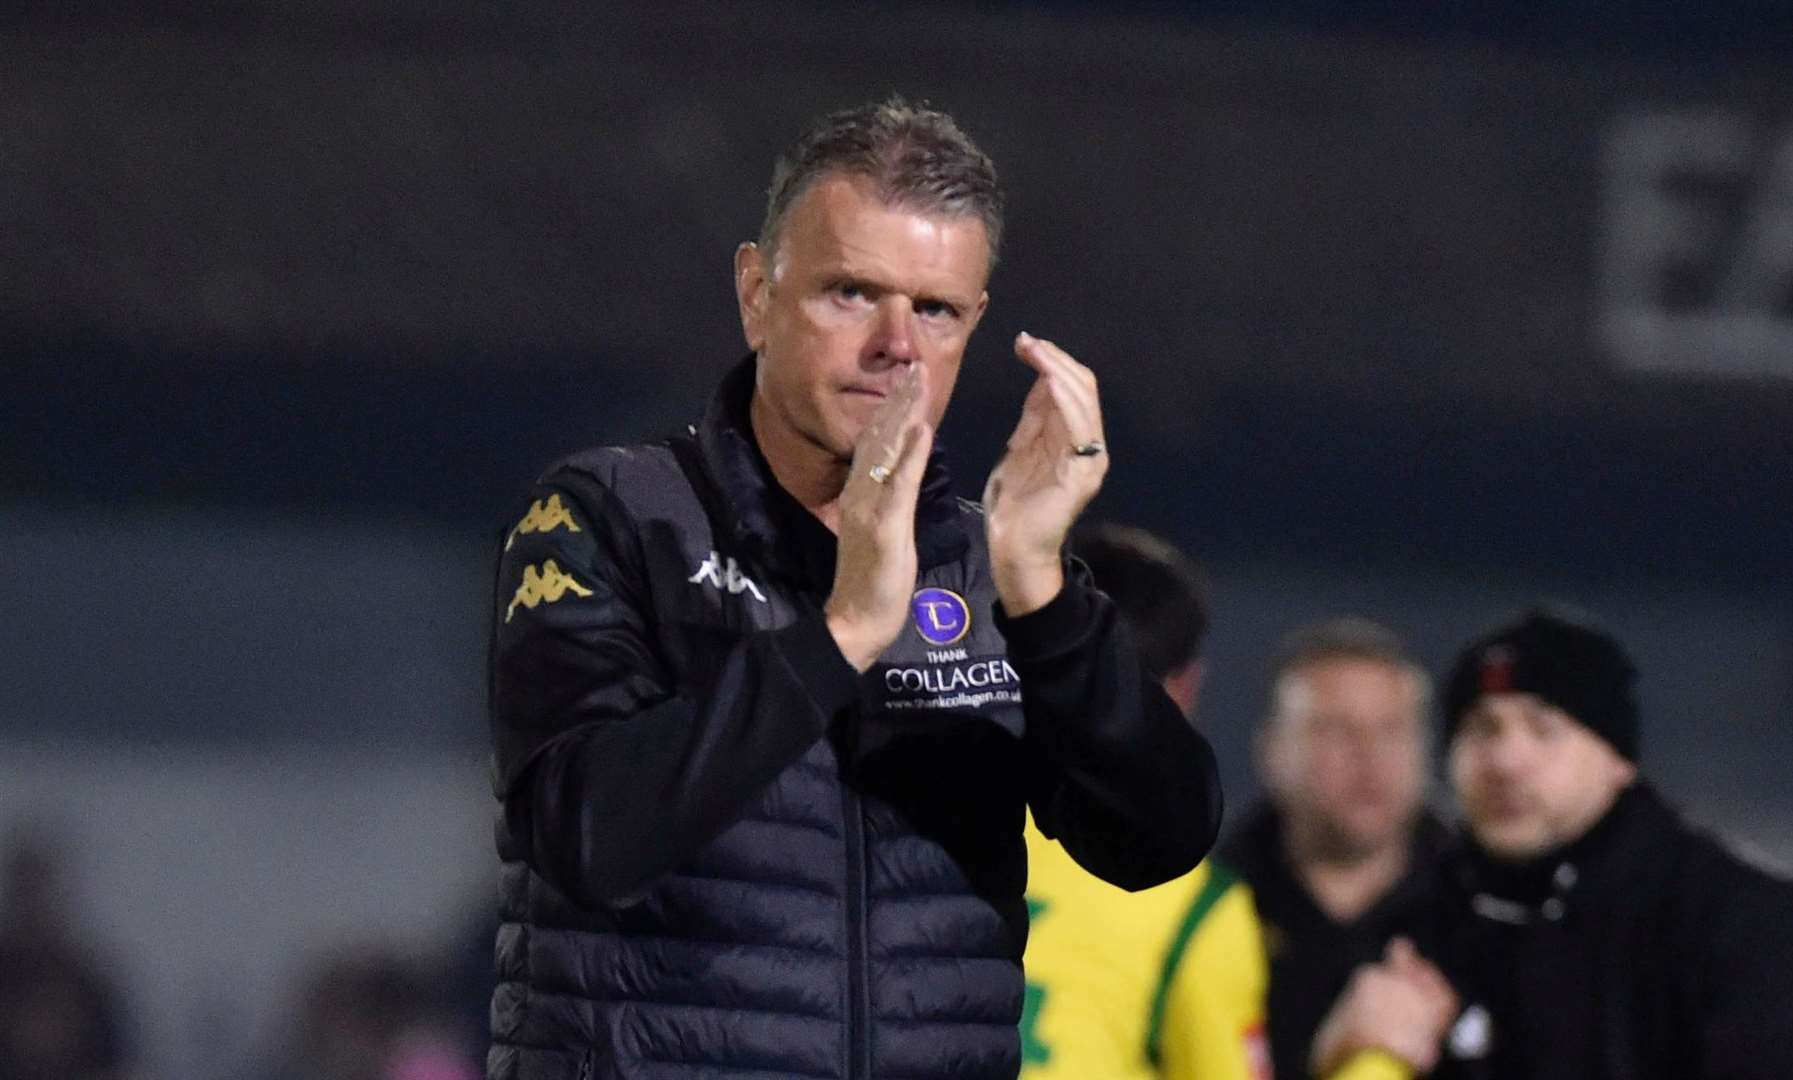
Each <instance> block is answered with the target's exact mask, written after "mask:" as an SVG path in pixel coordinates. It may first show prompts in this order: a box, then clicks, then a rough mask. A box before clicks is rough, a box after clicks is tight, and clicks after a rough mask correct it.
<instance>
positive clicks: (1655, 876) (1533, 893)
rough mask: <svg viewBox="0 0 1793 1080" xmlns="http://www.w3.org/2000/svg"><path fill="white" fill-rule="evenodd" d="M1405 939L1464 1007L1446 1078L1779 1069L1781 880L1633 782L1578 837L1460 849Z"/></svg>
mask: <svg viewBox="0 0 1793 1080" xmlns="http://www.w3.org/2000/svg"><path fill="white" fill-rule="evenodd" d="M1446 878H1447V880H1446V883H1445V885H1444V886H1443V888H1442V889H1441V894H1440V895H1441V901H1442V904H1441V907H1440V909H1439V914H1440V920H1441V921H1440V924H1439V926H1438V928H1437V929H1436V931H1435V933H1436V934H1437V935H1438V940H1435V941H1432V942H1422V947H1426V948H1428V951H1431V952H1433V953H1434V954H1435V955H1436V956H1437V957H1438V959H1439V960H1440V962H1441V964H1442V965H1443V967H1444V969H1445V974H1446V975H1447V976H1449V977H1450V979H1451V981H1452V982H1453V984H1455V986H1456V987H1457V990H1458V993H1459V995H1460V997H1461V998H1462V1000H1463V1003H1464V1006H1465V1012H1464V1016H1463V1017H1462V1018H1461V1019H1459V1020H1458V1022H1457V1026H1456V1028H1455V1029H1454V1030H1453V1032H1452V1034H1451V1037H1450V1038H1449V1039H1448V1040H1447V1045H1446V1051H1447V1052H1446V1061H1445V1064H1444V1065H1443V1066H1441V1067H1440V1069H1439V1070H1438V1073H1437V1075H1438V1076H1440V1077H1446V1078H1449V1080H1788V1078H1789V1077H1793V886H1790V885H1789V884H1788V883H1787V882H1785V881H1782V880H1779V879H1777V878H1774V877H1771V876H1770V875H1768V874H1766V873H1763V872H1762V871H1760V870H1757V869H1755V868H1753V867H1751V866H1748V865H1746V864H1744V863H1743V862H1741V861H1739V860H1738V859H1737V858H1736V856H1734V855H1732V854H1731V853H1730V852H1728V851H1726V850H1725V849H1724V848H1723V847H1722V846H1720V845H1719V844H1718V843H1717V842H1715V841H1714V840H1713V839H1712V838H1711V837H1709V836H1707V835H1705V834H1704V833H1701V832H1698V831H1695V830H1693V829H1690V828H1689V827H1688V826H1687V825H1686V824H1685V823H1684V822H1683V821H1682V820H1681V819H1680V817H1679V815H1677V814H1676V813H1675V812H1674V811H1673V810H1671V809H1670V808H1669V807H1668V806H1667V805H1666V804H1665V803H1664V802H1663V801H1662V799H1661V798H1660V797H1659V796H1658V795H1657V794H1656V792H1655V791H1654V790H1652V789H1651V788H1650V787H1648V786H1647V785H1644V784H1641V783H1640V784H1636V785H1633V786H1632V787H1631V788H1630V789H1628V790H1627V791H1626V792H1625V793H1624V794H1623V795H1621V796H1620V797H1619V800H1618V802H1617V803H1616V804H1615V805H1614V806H1613V808H1612V810H1611V811H1609V812H1608V813H1607V815H1606V817H1605V818H1604V819H1603V820H1602V821H1601V822H1600V823H1599V824H1598V825H1596V826H1595V827H1594V828H1593V829H1592V830H1590V831H1589V832H1588V834H1587V835H1586V836H1584V837H1582V838H1581V839H1580V840H1577V841H1575V842H1574V843H1572V844H1570V845H1569V846H1568V847H1567V848H1566V849H1564V850H1562V851H1560V852H1557V853H1555V854H1553V855H1551V856H1549V857H1547V858H1541V859H1538V860H1535V861H1532V862H1528V863H1526V864H1524V865H1512V864H1504V863H1501V862H1499V861H1497V860H1494V859H1491V858H1489V857H1488V856H1486V855H1484V854H1482V853H1480V852H1478V851H1476V850H1475V849H1474V848H1473V847H1471V848H1469V849H1468V850H1466V851H1465V852H1464V853H1463V858H1462V859H1461V861H1459V862H1458V863H1456V864H1455V866H1454V867H1453V868H1452V870H1451V872H1449V873H1447V875H1446Z"/></svg>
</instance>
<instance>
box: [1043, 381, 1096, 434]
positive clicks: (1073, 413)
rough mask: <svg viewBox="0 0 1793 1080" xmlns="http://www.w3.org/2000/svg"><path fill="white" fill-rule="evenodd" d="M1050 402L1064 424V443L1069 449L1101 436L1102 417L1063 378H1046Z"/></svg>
mask: <svg viewBox="0 0 1793 1080" xmlns="http://www.w3.org/2000/svg"><path fill="white" fill-rule="evenodd" d="M1047 386H1048V387H1049V389H1050V392H1051V394H1052V403H1053V405H1054V406H1056V412H1057V414H1058V416H1059V417H1060V418H1061V419H1062V421H1063V424H1064V445H1063V446H1062V447H1061V449H1064V450H1067V451H1068V450H1069V449H1070V448H1071V447H1073V446H1082V445H1083V444H1084V443H1087V442H1090V441H1091V440H1095V439H1100V438H1102V417H1101V414H1099V413H1098V412H1097V411H1096V409H1095V406H1094V404H1093V403H1092V402H1090V401H1089V400H1088V399H1087V398H1084V397H1082V396H1080V395H1079V394H1077V392H1076V391H1074V390H1072V389H1071V387H1070V386H1069V385H1068V384H1067V383H1066V382H1065V381H1064V380H1063V379H1056V378H1054V379H1048V380H1047Z"/></svg>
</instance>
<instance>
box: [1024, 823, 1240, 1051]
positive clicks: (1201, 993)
mask: <svg viewBox="0 0 1793 1080" xmlns="http://www.w3.org/2000/svg"><path fill="white" fill-rule="evenodd" d="M1027 857H1028V884H1027V906H1028V911H1029V912H1030V914H1031V915H1032V920H1033V928H1032V930H1031V932H1030V936H1029V938H1028V943H1027V956H1026V963H1027V1001H1026V1006H1025V1009H1024V1011H1023V1013H1022V1019H1021V1061H1022V1065H1021V1076H1022V1077H1023V1080H1059V1078H1064V1080H1131V1078H1134V1077H1148V1078H1174V1080H1268V1078H1269V1076H1270V1053H1269V1048H1268V1045H1267V1043H1266V1041H1265V1038H1264V993H1265V984H1266V979H1267V975H1266V967H1265V960H1264V944H1263V937H1262V932H1261V930H1260V928H1259V926H1258V919H1257V910H1256V907H1255V905H1254V903H1253V901H1252V897H1251V893H1250V890H1249V888H1248V887H1247V886H1246V885H1245V883H1244V882H1243V881H1240V880H1238V879H1236V878H1234V877H1233V875H1232V874H1231V873H1230V872H1228V871H1227V870H1226V869H1225V868H1224V867H1221V866H1216V865H1215V864H1214V863H1213V862H1212V861H1211V860H1210V861H1207V862H1203V863H1202V864H1201V865H1200V866H1197V867H1196V868H1195V869H1194V870H1192V871H1191V872H1189V873H1188V874H1185V875H1184V876H1183V877H1180V878H1178V879H1177V880H1175V881H1172V882H1168V883H1166V884H1164V885H1160V886H1158V887H1156V888H1152V889H1146V890H1144V891H1142V892H1137V893H1130V892H1127V891H1126V890H1124V889H1120V888H1117V887H1115V886H1113V885H1110V884H1108V883H1107V882H1105V881H1102V880H1101V879H1099V878H1097V877H1095V876H1094V875H1092V874H1090V873H1089V871H1087V870H1084V869H1083V868H1082V867H1080V866H1078V865H1077V863H1076V862H1075V861H1073V860H1072V859H1071V857H1070V855H1069V854H1067V853H1066V852H1065V850H1064V848H1062V847H1061V846H1059V844H1058V843H1057V842H1056V841H1052V840H1048V839H1046V838H1045V836H1043V835H1042V834H1041V833H1040V831H1039V829H1038V828H1037V827H1035V826H1034V824H1033V822H1032V821H1031V820H1030V821H1029V822H1028V827H1027Z"/></svg>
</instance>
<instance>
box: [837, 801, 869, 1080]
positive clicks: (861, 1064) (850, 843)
mask: <svg viewBox="0 0 1793 1080" xmlns="http://www.w3.org/2000/svg"><path fill="white" fill-rule="evenodd" d="M841 805H842V809H843V811H844V813H845V816H846V826H847V1080H871V1075H872V1038H871V1030H870V1024H871V1011H872V1010H871V987H870V985H869V984H868V982H867V980H866V961H867V956H866V954H867V952H868V951H869V950H868V946H867V944H866V936H867V934H866V896H865V892H866V884H865V878H866V873H865V818H864V815H863V814H862V813H861V812H860V805H859V793H858V792H856V791H854V790H853V788H852V786H851V785H850V784H848V785H844V786H843V787H842V789H841Z"/></svg>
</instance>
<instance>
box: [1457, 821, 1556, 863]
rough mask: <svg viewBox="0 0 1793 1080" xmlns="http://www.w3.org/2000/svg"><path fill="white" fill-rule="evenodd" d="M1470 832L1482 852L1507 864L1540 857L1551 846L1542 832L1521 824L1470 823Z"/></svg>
mask: <svg viewBox="0 0 1793 1080" xmlns="http://www.w3.org/2000/svg"><path fill="white" fill-rule="evenodd" d="M1471 831H1472V832H1474V833H1475V838H1476V843H1478V844H1480V845H1481V846H1482V850H1484V851H1486V852H1487V853H1488V854H1490V855H1493V856H1494V857H1495V858H1498V859H1505V860H1507V861H1509V862H1523V861H1525V860H1526V859H1530V858H1533V857H1535V856H1538V855H1542V854H1543V853H1544V852H1545V851H1546V850H1548V849H1549V847H1550V846H1551V845H1550V840H1549V838H1548V837H1547V836H1545V835H1544V834H1543V830H1541V829H1537V828H1534V827H1532V826H1530V825H1528V824H1526V823H1523V822H1482V823H1479V824H1478V823H1475V822H1471Z"/></svg>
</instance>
